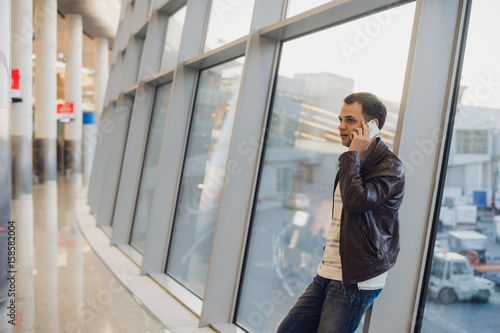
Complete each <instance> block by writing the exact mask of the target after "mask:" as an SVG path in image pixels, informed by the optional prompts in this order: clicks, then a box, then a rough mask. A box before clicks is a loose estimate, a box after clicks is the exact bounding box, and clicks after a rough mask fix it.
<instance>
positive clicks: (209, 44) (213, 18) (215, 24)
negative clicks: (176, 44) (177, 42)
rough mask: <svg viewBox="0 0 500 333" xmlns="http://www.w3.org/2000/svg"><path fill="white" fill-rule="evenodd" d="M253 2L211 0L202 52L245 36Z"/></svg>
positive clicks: (248, 28)
mask: <svg viewBox="0 0 500 333" xmlns="http://www.w3.org/2000/svg"><path fill="white" fill-rule="evenodd" d="M254 3H255V0H213V1H212V6H211V8H210V18H209V20H208V28H207V35H206V37H205V47H204V50H203V52H208V51H210V50H213V49H216V48H218V47H219V46H222V45H225V44H227V43H230V42H233V41H235V40H237V39H238V38H241V37H243V36H246V35H247V34H248V33H249V32H250V24H251V22H252V15H253V7H254ZM228 27H231V28H228Z"/></svg>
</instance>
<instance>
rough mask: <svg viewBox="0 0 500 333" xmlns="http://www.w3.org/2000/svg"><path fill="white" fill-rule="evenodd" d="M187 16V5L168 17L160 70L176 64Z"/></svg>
mask: <svg viewBox="0 0 500 333" xmlns="http://www.w3.org/2000/svg"><path fill="white" fill-rule="evenodd" d="M185 18H186V6H184V7H182V8H181V9H179V10H178V11H177V12H176V13H175V14H173V15H170V16H169V18H168V24H167V33H166V34H165V35H166V36H165V48H164V49H163V58H162V60H161V70H160V71H164V70H166V69H169V68H171V67H173V66H175V65H176V62H177V54H178V53H179V46H180V45H181V37H182V28H183V27H184V19H185Z"/></svg>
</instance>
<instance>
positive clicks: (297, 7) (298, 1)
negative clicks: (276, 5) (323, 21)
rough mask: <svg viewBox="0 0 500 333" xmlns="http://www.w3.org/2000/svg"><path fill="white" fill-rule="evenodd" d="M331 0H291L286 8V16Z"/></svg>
mask: <svg viewBox="0 0 500 333" xmlns="http://www.w3.org/2000/svg"><path fill="white" fill-rule="evenodd" d="M330 1H332V0H289V1H288V6H287V9H286V17H287V18H289V17H292V16H295V15H298V14H301V13H303V12H305V11H308V10H309V9H313V8H316V7H318V6H321V5H324V4H325V3H327V2H330Z"/></svg>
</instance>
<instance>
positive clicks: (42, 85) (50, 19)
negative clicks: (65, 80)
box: [34, 0, 57, 183]
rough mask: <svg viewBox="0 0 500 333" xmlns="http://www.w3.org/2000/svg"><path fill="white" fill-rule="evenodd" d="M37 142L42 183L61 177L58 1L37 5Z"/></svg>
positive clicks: (42, 1) (44, 0) (45, 0)
mask: <svg viewBox="0 0 500 333" xmlns="http://www.w3.org/2000/svg"><path fill="white" fill-rule="evenodd" d="M34 25H35V36H36V39H35V45H34V48H35V54H36V61H35V141H34V158H35V160H34V164H35V174H36V176H37V179H38V181H39V182H41V183H44V182H46V181H50V180H56V175H57V148H56V147H57V146H56V140H57V119H56V107H57V106H56V103H57V102H56V100H57V77H56V59H57V0H38V1H37V2H36V5H35V16H34Z"/></svg>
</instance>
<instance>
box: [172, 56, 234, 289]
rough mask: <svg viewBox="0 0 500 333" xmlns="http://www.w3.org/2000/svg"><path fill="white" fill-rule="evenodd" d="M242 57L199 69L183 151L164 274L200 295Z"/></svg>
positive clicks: (227, 147) (205, 277)
mask: <svg viewBox="0 0 500 333" xmlns="http://www.w3.org/2000/svg"><path fill="white" fill-rule="evenodd" d="M242 70H243V59H242V58H240V59H238V60H235V61H230V62H228V63H224V64H222V65H219V66H216V67H212V68H209V69H206V70H203V71H202V72H201V73H200V80H199V83H198V90H197V95H196V102H195V106H194V111H193V115H192V120H191V128H190V131H189V138H188V143H187V149H186V158H185V161H184V168H183V173H182V179H181V185H180V190H179V197H178V201H177V208H176V212H175V218H174V227H173V232H172V237H171V241H170V251H169V256H168V261H167V273H168V274H169V275H171V276H172V277H173V278H174V279H176V280H177V281H179V282H180V283H182V284H183V285H185V286H186V287H187V288H189V289H190V290H191V291H193V292H194V293H195V294H196V295H198V296H199V297H202V296H203V293H204V290H205V282H206V279H207V273H208V262H209V259H210V251H211V248H212V239H213V236H214V231H215V222H216V220H217V211H218V209H219V199H220V197H221V195H222V191H223V188H222V186H223V183H224V174H225V169H226V163H227V155H228V152H229V144H230V141H231V133H232V130H233V122H234V115H235V112H236V102H237V99H238V92H239V86H240V79H241V73H242Z"/></svg>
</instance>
